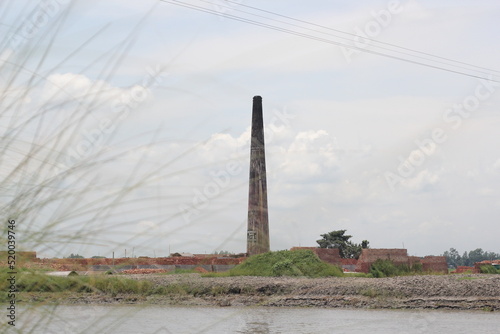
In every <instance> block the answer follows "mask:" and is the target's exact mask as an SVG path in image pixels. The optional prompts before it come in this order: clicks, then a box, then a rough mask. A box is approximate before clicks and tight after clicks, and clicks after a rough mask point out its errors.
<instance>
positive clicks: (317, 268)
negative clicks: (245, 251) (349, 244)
mask: <svg viewBox="0 0 500 334" xmlns="http://www.w3.org/2000/svg"><path fill="white" fill-rule="evenodd" d="M229 274H230V275H231V276H307V277H325V276H343V272H342V269H340V268H339V267H337V266H334V265H331V264H328V263H325V262H323V261H321V260H320V259H319V258H318V257H317V256H316V254H314V253H313V252H312V251H310V250H302V249H301V250H295V251H288V250H283V251H277V252H267V253H263V254H258V255H254V256H251V257H249V258H248V259H247V260H246V261H245V262H243V263H241V264H239V265H238V266H236V267H234V268H233V269H231V270H230V272H229Z"/></svg>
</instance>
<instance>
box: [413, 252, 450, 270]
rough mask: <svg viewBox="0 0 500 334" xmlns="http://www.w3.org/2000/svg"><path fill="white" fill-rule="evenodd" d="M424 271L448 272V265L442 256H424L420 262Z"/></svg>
mask: <svg viewBox="0 0 500 334" xmlns="http://www.w3.org/2000/svg"><path fill="white" fill-rule="evenodd" d="M420 261H421V263H422V267H423V269H424V271H432V272H441V273H447V272H448V264H447V263H446V257H444V256H426V257H424V258H423V259H421V260H420Z"/></svg>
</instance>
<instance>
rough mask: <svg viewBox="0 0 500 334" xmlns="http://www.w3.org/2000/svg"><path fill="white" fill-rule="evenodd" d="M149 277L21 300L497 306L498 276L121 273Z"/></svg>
mask: <svg viewBox="0 0 500 334" xmlns="http://www.w3.org/2000/svg"><path fill="white" fill-rule="evenodd" d="M124 276H126V277H127V278H131V279H134V280H139V281H148V282H150V283H151V284H152V285H153V289H154V290H155V291H156V293H154V294H150V295H137V294H117V295H110V294H97V293H79V294H74V293H73V294H69V293H63V294H61V293H58V294H57V293H54V294H51V293H29V294H28V293H25V294H22V295H21V296H20V298H21V301H24V302H50V303H53V302H58V303H65V304H87V303H89V304H101V303H106V304H107V303H111V304H116V303H118V304H120V303H122V304H158V305H183V306H272V307H330V308H379V309H457V310H487V311H498V310H500V276H499V275H486V274H472V275H421V276H401V277H389V278H363V277H331V278H294V277H250V276H233V277H202V276H201V275H200V274H179V275H124Z"/></svg>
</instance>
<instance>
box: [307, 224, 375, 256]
mask: <svg viewBox="0 0 500 334" xmlns="http://www.w3.org/2000/svg"><path fill="white" fill-rule="evenodd" d="M346 231H347V230H337V231H332V232H328V233H325V234H321V237H322V239H319V240H316V242H317V243H318V245H319V247H320V248H338V249H339V253H340V256H341V257H343V258H349V259H352V258H354V259H357V258H359V256H360V255H361V250H362V249H363V248H369V243H370V242H369V241H368V240H363V241H362V242H361V244H356V243H353V242H351V241H350V240H349V239H351V238H352V235H346V234H345V232H346Z"/></svg>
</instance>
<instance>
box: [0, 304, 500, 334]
mask: <svg viewBox="0 0 500 334" xmlns="http://www.w3.org/2000/svg"><path fill="white" fill-rule="evenodd" d="M4 325H5V323H4V324H2V326H4ZM3 328H4V329H5V327H3ZM16 329H18V330H19V332H22V333H28V332H30V331H32V332H33V333H131V334H132V333H133V334H137V333H164V334H167V333H172V334H178V333H257V334H258V333H263V334H264V333H265V334H268V333H269V334H270V333H315V334H316V333H363V334H366V333H370V334H372V333H454V334H457V333H467V334H470V333H500V312H465V311H453V312H452V311H401V310H343V309H342V310H339V309H317V308H264V307H251V308H235V307H228V308H208V307H169V306H141V305H118V306H117V305H112V306H109V305H90V306H85V305H78V306H67V305H65V306H58V307H51V306H37V307H30V308H27V307H21V308H20V309H18V312H17V321H16Z"/></svg>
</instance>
